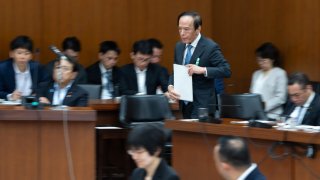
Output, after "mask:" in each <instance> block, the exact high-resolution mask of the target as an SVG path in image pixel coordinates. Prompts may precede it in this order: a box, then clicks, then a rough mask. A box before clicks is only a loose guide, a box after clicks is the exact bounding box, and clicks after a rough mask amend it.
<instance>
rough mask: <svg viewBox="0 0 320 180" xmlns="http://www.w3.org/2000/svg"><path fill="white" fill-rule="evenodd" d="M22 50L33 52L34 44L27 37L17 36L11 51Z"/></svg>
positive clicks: (11, 45)
mask: <svg viewBox="0 0 320 180" xmlns="http://www.w3.org/2000/svg"><path fill="white" fill-rule="evenodd" d="M18 48H22V49H27V50H28V51H30V52H32V51H33V42H32V40H31V39H30V38H29V37H28V36H25V35H21V36H17V37H16V38H14V39H13V40H12V41H11V43H10V50H11V51H13V50H15V49H18Z"/></svg>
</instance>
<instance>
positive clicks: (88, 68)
mask: <svg viewBox="0 0 320 180" xmlns="http://www.w3.org/2000/svg"><path fill="white" fill-rule="evenodd" d="M99 62H100V61H96V62H95V63H93V64H91V65H89V66H88V67H87V68H86V71H87V72H90V71H96V69H97V68H99Z"/></svg>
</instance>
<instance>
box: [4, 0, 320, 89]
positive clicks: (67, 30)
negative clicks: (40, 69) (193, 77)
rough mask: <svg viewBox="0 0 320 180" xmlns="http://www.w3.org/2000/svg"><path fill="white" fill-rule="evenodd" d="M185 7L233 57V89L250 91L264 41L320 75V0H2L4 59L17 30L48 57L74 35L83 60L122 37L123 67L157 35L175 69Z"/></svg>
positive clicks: (291, 66) (297, 67) (288, 64)
mask: <svg viewBox="0 0 320 180" xmlns="http://www.w3.org/2000/svg"><path fill="white" fill-rule="evenodd" d="M184 10H196V11H199V12H200V14H201V15H202V17H203V29H202V33H203V34H204V35H205V36H207V37H210V38H212V39H214V40H215V41H216V42H217V43H218V44H220V46H221V48H222V51H223V53H224V55H225V56H226V58H227V59H228V61H229V62H230V64H231V66H232V71H233V75H232V78H230V79H227V80H226V83H227V90H228V92H247V91H248V88H249V84H250V79H251V74H252V73H253V71H254V70H255V69H257V64H256V61H255V56H254V50H255V49H256V47H257V46H259V45H260V44H261V43H263V42H265V41H271V42H274V43H275V44H276V45H277V46H278V47H279V49H280V51H281V53H282V56H283V59H284V68H285V69H286V70H287V71H288V72H289V73H291V72H293V71H304V72H307V73H308V75H309V76H310V77H311V79H313V80H320V72H319V70H318V69H319V65H320V62H319V58H320V54H319V52H318V51H319V49H320V44H319V43H320V35H319V34H320V27H319V26H320V22H319V21H320V20H319V18H318V17H320V14H319V13H320V1H318V0H237V1H234V0H223V1H220V0H212V1H211V0H200V1H199V0H197V1H196V0H175V1H172V0H91V1H88V0H55V1H53V0H47V1H41V0H29V1H22V0H10V1H5V0H1V1H0V24H1V26H0V27H1V28H0V59H5V58H7V55H8V46H9V45H8V44H9V42H10V41H11V39H12V38H14V37H15V36H17V35H19V34H26V35H29V36H31V37H32V38H33V39H34V41H35V46H36V47H39V48H40V49H41V54H40V58H41V62H42V63H46V62H48V61H49V60H51V59H52V58H54V55H53V53H51V52H50V51H49V50H48V46H49V45H51V44H54V45H57V46H58V47H60V44H61V41H62V40H63V39H64V37H66V36H71V35H75V36H77V37H79V39H80V40H81V42H82V46H83V50H82V53H81V56H80V62H81V63H82V64H83V65H84V66H88V65H90V64H92V63H94V62H95V61H96V59H97V52H98V45H99V43H100V42H101V41H103V40H115V41H117V42H118V44H119V45H120V47H121V49H122V54H121V56H120V61H119V64H120V65H123V64H126V63H129V62H131V60H130V59H129V53H130V50H131V46H132V43H133V42H134V41H136V40H138V39H141V38H150V37H155V38H158V39H160V40H161V41H162V42H163V43H164V46H165V49H164V57H163V62H162V64H163V65H164V66H166V67H168V68H169V70H171V69H172V62H173V59H172V58H173V50H174V46H175V43H176V42H177V41H178V40H179V36H178V32H177V27H176V17H177V15H178V14H179V13H180V12H182V11H184Z"/></svg>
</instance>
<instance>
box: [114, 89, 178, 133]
mask: <svg viewBox="0 0 320 180" xmlns="http://www.w3.org/2000/svg"><path fill="white" fill-rule="evenodd" d="M119 119H120V122H121V123H122V125H123V126H125V127H132V126H134V125H136V124H139V123H148V122H152V123H154V122H164V120H165V119H174V117H173V115H172V112H171V109H170V105H169V101H168V99H167V98H166V97H165V96H164V95H128V96H122V98H121V101H120V114H119Z"/></svg>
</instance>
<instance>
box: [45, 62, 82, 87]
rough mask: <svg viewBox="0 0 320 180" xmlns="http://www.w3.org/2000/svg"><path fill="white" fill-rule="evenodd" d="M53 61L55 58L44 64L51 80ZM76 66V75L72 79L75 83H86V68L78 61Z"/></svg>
mask: <svg viewBox="0 0 320 180" xmlns="http://www.w3.org/2000/svg"><path fill="white" fill-rule="evenodd" d="M55 61H56V60H52V61H50V62H49V63H48V64H47V65H46V69H47V72H48V74H49V75H50V80H53V79H52V73H53V68H54V67H53V66H54V63H55ZM77 66H78V74H77V77H76V78H75V80H74V83H76V84H86V83H87V73H86V70H85V69H84V67H83V66H82V65H81V64H79V63H77Z"/></svg>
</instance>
